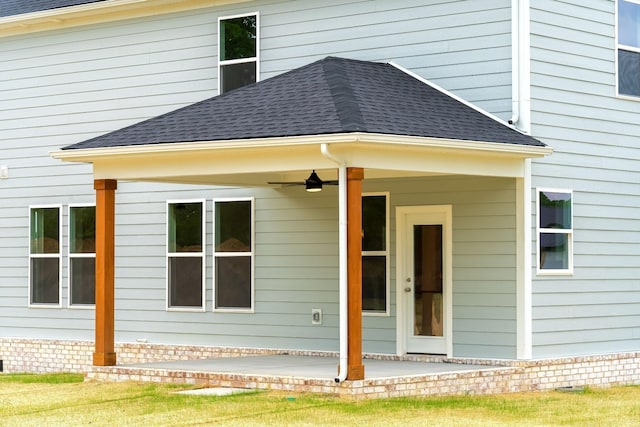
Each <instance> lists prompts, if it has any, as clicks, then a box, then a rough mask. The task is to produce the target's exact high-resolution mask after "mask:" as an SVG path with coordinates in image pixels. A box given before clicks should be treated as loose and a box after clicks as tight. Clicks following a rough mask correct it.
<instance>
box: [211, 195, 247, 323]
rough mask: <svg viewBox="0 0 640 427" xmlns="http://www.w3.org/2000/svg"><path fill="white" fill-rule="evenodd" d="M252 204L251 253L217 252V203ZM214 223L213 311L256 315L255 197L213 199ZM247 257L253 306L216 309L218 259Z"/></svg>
mask: <svg viewBox="0 0 640 427" xmlns="http://www.w3.org/2000/svg"><path fill="white" fill-rule="evenodd" d="M246 201H248V202H251V208H250V209H251V251H250V252H217V251H216V203H224V202H246ZM212 221H213V229H212V236H213V239H212V245H213V248H212V250H211V256H212V263H211V264H212V265H211V268H212V275H211V277H212V280H213V293H212V295H211V298H212V302H213V306H212V310H213V312H214V313H255V306H256V301H255V298H256V296H255V295H256V289H255V279H256V274H255V253H256V246H255V245H256V227H255V223H256V218H255V197H221V198H215V199H213V210H212ZM240 256H246V257H249V258H250V260H251V267H250V268H251V306H250V307H248V308H241V307H238V308H234V307H216V285H217V284H216V258H218V257H219V258H223V257H240Z"/></svg>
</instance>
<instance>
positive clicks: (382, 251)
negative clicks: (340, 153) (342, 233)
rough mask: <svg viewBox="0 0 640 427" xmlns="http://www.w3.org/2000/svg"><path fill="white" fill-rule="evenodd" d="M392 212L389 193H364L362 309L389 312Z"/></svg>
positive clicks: (366, 311)
mask: <svg viewBox="0 0 640 427" xmlns="http://www.w3.org/2000/svg"><path fill="white" fill-rule="evenodd" d="M388 212H389V207H388V204H387V195H386V194H365V195H363V197H362V310H363V311H364V312H365V313H368V314H372V313H381V314H387V313H388V312H389V293H388V290H389V274H388V271H389V252H388V247H389V245H388V243H387V242H388V230H389V227H388V223H387V221H388V217H389V215H388Z"/></svg>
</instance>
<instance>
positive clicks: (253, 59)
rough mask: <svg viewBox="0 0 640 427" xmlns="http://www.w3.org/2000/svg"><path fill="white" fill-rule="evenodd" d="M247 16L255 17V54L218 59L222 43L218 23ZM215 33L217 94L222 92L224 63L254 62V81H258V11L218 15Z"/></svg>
mask: <svg viewBox="0 0 640 427" xmlns="http://www.w3.org/2000/svg"><path fill="white" fill-rule="evenodd" d="M247 16H255V17H256V56H252V57H250V58H240V59H227V60H220V46H221V45H222V40H221V37H220V23H221V22H222V21H225V20H228V19H236V18H244V17H247ZM217 35H218V95H220V94H222V72H221V69H222V67H224V66H225V65H234V64H245V63H249V62H255V63H256V81H255V82H259V81H260V13H259V12H250V13H242V14H236V15H228V16H219V17H218V28H217ZM255 82H254V83H255Z"/></svg>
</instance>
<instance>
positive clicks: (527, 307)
mask: <svg viewBox="0 0 640 427" xmlns="http://www.w3.org/2000/svg"><path fill="white" fill-rule="evenodd" d="M524 162H525V166H524V169H525V174H524V177H523V178H516V262H517V267H516V271H517V283H516V312H517V314H516V315H517V318H516V323H517V327H516V333H517V350H516V354H517V356H516V357H517V358H518V359H519V360H529V359H531V358H532V357H533V349H532V334H533V332H532V331H533V329H532V328H533V326H532V323H533V317H532V316H533V314H532V310H533V307H532V305H533V297H532V282H531V280H532V279H531V275H532V274H531V272H532V265H531V257H532V256H533V253H532V248H531V242H532V236H531V226H532V224H531V221H532V218H533V212H531V210H532V203H533V201H532V200H531V160H530V159H525V160H524Z"/></svg>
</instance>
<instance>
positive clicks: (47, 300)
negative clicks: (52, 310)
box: [29, 206, 62, 306]
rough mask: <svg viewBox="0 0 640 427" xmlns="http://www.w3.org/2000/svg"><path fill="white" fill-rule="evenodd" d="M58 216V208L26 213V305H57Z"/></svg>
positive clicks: (35, 208)
mask: <svg viewBox="0 0 640 427" xmlns="http://www.w3.org/2000/svg"><path fill="white" fill-rule="evenodd" d="M61 215H62V209H61V207H60V206H38V207H32V208H31V209H30V215H29V216H30V221H29V225H30V227H29V234H30V239H29V240H30V244H29V304H35V305H44V304H46V305H54V306H59V305H60V294H61V289H62V288H61V286H60V282H61V280H60V277H61V248H62V244H61V240H60V232H61Z"/></svg>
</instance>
